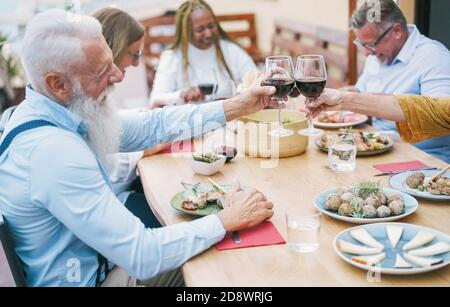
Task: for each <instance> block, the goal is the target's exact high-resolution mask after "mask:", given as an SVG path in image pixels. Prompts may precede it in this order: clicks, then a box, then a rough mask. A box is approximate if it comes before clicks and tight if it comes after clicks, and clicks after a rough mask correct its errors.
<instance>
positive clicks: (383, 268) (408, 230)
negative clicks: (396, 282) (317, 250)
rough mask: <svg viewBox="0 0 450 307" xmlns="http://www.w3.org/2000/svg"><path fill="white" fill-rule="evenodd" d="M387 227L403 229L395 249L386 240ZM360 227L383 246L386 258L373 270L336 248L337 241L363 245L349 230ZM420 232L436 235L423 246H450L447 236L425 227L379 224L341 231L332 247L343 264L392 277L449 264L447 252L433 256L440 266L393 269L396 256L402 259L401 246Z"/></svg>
mask: <svg viewBox="0 0 450 307" xmlns="http://www.w3.org/2000/svg"><path fill="white" fill-rule="evenodd" d="M387 225H389V226H394V225H397V226H402V227H403V234H402V237H401V239H400V241H399V243H398V244H397V246H396V248H395V249H393V248H392V246H391V244H390V242H389V239H388V238H387V234H386V226H387ZM361 227H362V228H364V229H365V230H367V232H368V233H369V234H370V235H372V237H373V238H374V239H375V240H377V241H378V242H380V243H381V244H383V245H384V247H385V248H384V250H383V253H386V258H385V259H384V260H383V261H382V262H381V263H379V264H378V265H376V266H375V268H373V267H371V266H369V265H365V264H361V263H358V262H355V261H353V260H352V259H351V258H352V256H355V255H350V254H347V253H343V252H341V251H340V250H339V247H338V246H337V245H338V243H337V242H338V241H339V240H344V241H347V242H350V243H353V244H357V245H363V244H361V243H360V242H358V241H356V240H355V239H353V237H352V236H351V235H350V231H351V230H353V229H356V228H361ZM420 230H425V231H428V232H430V233H434V234H435V235H436V238H435V239H434V240H433V241H432V242H430V243H428V244H427V245H425V246H429V245H432V244H434V243H437V242H446V243H448V244H450V236H449V235H447V234H445V233H442V232H439V231H436V230H434V229H430V228H426V227H422V226H418V225H412V224H405V223H380V224H370V225H364V226H356V227H352V228H349V229H346V230H344V231H342V232H341V233H339V234H338V235H337V236H336V237H335V239H334V242H333V246H334V250H335V252H336V253H337V254H338V256H339V257H341V258H342V259H343V260H344V261H345V262H347V263H350V264H351V265H353V266H355V267H358V268H360V269H363V270H366V271H369V270H374V271H375V272H380V273H382V274H393V275H410V274H419V273H425V272H430V271H434V270H437V269H440V268H443V267H445V266H447V265H448V264H449V263H450V252H447V253H445V254H442V255H437V256H433V257H435V258H440V259H442V260H443V262H442V263H440V264H436V265H433V266H431V267H419V266H416V265H414V264H412V266H413V267H412V268H395V266H394V265H395V257H396V254H397V253H399V254H400V255H401V256H402V257H403V250H402V247H403V245H404V244H405V243H407V242H409V241H410V240H411V239H412V238H413V237H414V236H415V235H416V234H417V233H418V232H419V231H420Z"/></svg>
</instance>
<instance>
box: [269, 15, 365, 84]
mask: <svg viewBox="0 0 450 307" xmlns="http://www.w3.org/2000/svg"><path fill="white" fill-rule="evenodd" d="M348 35H349V34H348V32H345V31H339V30H335V29H331V28H326V27H322V26H317V25H311V24H307V23H303V22H299V21H293V20H288V19H286V18H278V19H276V20H275V33H274V35H273V37H272V54H283V53H284V54H289V55H292V56H297V55H302V54H321V55H323V56H324V57H325V61H326V63H327V69H328V84H327V86H328V87H333V88H338V87H342V86H345V85H348V84H349V83H351V82H349V75H350V73H351V72H352V70H356V69H357V68H358V67H359V68H361V67H363V65H362V64H359V63H358V65H357V66H358V67H353V66H354V65H351V63H349V60H348V52H349V51H348V50H347V49H348ZM358 58H360V57H358ZM294 65H295V63H294Z"/></svg>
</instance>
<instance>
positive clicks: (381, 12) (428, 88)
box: [343, 0, 450, 163]
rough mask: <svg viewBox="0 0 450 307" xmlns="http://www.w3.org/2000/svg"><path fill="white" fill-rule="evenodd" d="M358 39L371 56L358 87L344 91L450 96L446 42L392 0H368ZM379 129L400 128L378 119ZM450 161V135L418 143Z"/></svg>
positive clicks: (358, 17)
mask: <svg viewBox="0 0 450 307" xmlns="http://www.w3.org/2000/svg"><path fill="white" fill-rule="evenodd" d="M351 25H352V28H353V30H354V33H355V35H356V40H355V44H356V45H357V46H360V47H361V48H363V49H364V52H365V54H366V56H367V60H366V64H365V67H364V71H363V73H362V75H361V76H360V78H359V80H358V82H357V83H356V85H355V86H351V87H346V88H343V89H344V90H350V91H356V92H362V93H383V94H415V95H422V96H429V97H435V98H441V97H450V52H449V51H448V49H447V48H446V47H445V46H444V45H442V44H441V43H439V42H437V41H434V40H431V39H429V38H427V37H425V36H423V35H422V34H420V32H419V30H418V29H417V28H416V26H415V25H408V24H407V22H406V18H405V16H404V15H403V13H402V11H401V10H400V8H399V7H398V6H397V4H396V3H395V2H394V1H392V0H379V1H373V0H372V1H367V0H366V1H364V3H363V4H362V6H361V7H360V8H359V9H358V10H357V11H356V12H355V13H354V14H353V16H352V19H351ZM374 126H375V128H377V129H379V130H387V131H392V132H393V133H394V131H395V123H394V122H390V121H386V120H381V119H378V118H375V119H374ZM415 145H416V146H417V147H418V148H419V149H422V150H424V151H425V152H427V153H429V154H431V155H433V156H435V157H437V158H439V159H441V160H444V161H446V162H447V163H450V136H445V137H440V138H434V139H431V140H427V141H425V142H420V143H417V144H415Z"/></svg>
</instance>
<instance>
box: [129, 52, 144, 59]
mask: <svg viewBox="0 0 450 307" xmlns="http://www.w3.org/2000/svg"><path fill="white" fill-rule="evenodd" d="M128 54H129V55H131V56H132V57H133V59H134V60H135V61H137V60H139V58H140V57H141V56H142V54H143V51H142V50H139V51H137V52H131V51H130V52H128Z"/></svg>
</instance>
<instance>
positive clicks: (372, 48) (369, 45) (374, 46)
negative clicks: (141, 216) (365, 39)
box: [353, 24, 395, 53]
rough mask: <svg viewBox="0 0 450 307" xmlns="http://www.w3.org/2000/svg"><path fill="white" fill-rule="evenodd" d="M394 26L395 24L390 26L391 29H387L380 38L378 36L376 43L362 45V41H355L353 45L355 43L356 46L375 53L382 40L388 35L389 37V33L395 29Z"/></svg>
mask: <svg viewBox="0 0 450 307" xmlns="http://www.w3.org/2000/svg"><path fill="white" fill-rule="evenodd" d="M394 26H395V24H393V25H392V26H390V27H389V28H387V29H386V30H385V31H384V32H383V33H381V35H380V36H378V38H377V39H376V40H375V42H373V43H362V42H360V41H359V40H357V39H355V40H354V41H353V43H354V44H355V45H356V46H359V47H363V48H366V49H369V50H370V51H372V52H373V53H375V52H376V49H377V46H378V44H379V43H380V42H381V40H382V39H383V38H384V37H385V36H386V35H388V33H389V32H390V31H391V30H392V29H393V28H394Z"/></svg>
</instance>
